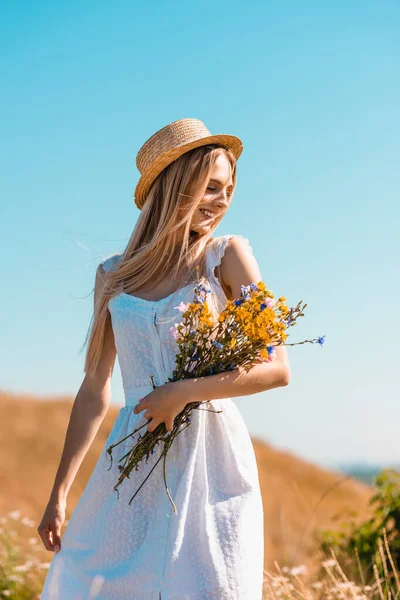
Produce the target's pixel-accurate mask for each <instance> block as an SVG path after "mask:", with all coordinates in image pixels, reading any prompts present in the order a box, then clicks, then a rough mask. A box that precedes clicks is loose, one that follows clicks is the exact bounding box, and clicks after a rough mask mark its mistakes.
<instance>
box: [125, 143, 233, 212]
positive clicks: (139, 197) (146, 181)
mask: <svg viewBox="0 0 400 600" xmlns="http://www.w3.org/2000/svg"><path fill="white" fill-rule="evenodd" d="M207 144H220V145H221V146H224V147H225V148H228V149H229V150H231V151H232V152H233V154H234V156H235V158H236V160H237V159H238V158H239V156H240V155H241V153H242V150H243V143H242V140H240V139H239V138H238V137H236V136H235V135H228V134H216V135H208V136H206V137H204V138H196V139H195V140H193V141H191V142H190V141H189V142H184V143H183V144H180V145H179V146H176V147H175V148H173V149H172V150H168V151H167V152H164V153H163V154H161V155H160V156H158V157H157V159H156V160H155V161H154V162H152V163H151V164H150V165H149V166H148V167H147V169H146V170H145V171H144V173H142V175H141V177H140V179H139V181H138V183H137V185H136V188H135V191H134V195H133V196H134V200H135V204H136V206H137V207H138V208H139V209H142V207H143V204H144V201H145V200H146V196H147V193H148V191H149V189H150V187H151V185H152V183H153V182H154V180H155V179H156V178H157V177H158V175H159V174H160V173H161V171H162V170H163V169H165V167H167V166H168V165H169V164H171V163H172V162H174V160H176V159H177V158H179V157H180V156H182V154H185V152H188V151H189V150H192V148H198V147H200V146H205V145H207Z"/></svg>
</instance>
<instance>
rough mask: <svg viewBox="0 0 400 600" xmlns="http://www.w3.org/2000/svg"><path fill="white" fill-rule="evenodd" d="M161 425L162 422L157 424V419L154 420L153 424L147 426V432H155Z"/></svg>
mask: <svg viewBox="0 0 400 600" xmlns="http://www.w3.org/2000/svg"><path fill="white" fill-rule="evenodd" d="M159 424H160V422H157V421H156V420H155V419H152V420H151V422H150V423H149V424H148V425H147V431H149V432H152V431H154V430H155V429H156V428H157V427H158V426H159Z"/></svg>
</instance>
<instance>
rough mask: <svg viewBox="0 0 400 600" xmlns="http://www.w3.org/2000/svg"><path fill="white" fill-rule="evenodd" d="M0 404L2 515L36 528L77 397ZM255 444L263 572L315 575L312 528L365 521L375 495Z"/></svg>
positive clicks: (107, 423) (78, 489)
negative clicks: (346, 517)
mask: <svg viewBox="0 0 400 600" xmlns="http://www.w3.org/2000/svg"><path fill="white" fill-rule="evenodd" d="M0 402H1V406H2V415H3V419H2V420H1V423H0V486H1V489H2V494H1V496H0V515H1V514H3V515H4V514H6V513H8V512H9V511H13V510H19V511H21V513H22V514H24V515H26V517H27V518H28V519H31V520H33V521H34V522H35V523H36V524H38V523H39V521H40V518H41V516H42V513H43V510H44V508H45V505H46V503H47V500H48V496H49V493H50V490H51V487H52V484H53V479H54V476H55V472H56V469H57V466H58V463H59V459H60V455H61V451H62V447H63V443H64V436H65V432H66V429H67V425H68V420H69V415H70V411H71V407H72V402H73V399H72V398H70V397H59V398H57V397H54V398H51V397H42V398H39V397H33V396H28V395H24V396H23V395H16V394H11V393H7V392H0ZM119 408H120V407H119V406H110V408H109V411H108V413H107V415H106V417H105V419H104V421H103V423H102V425H101V427H100V429H99V432H98V434H97V436H96V439H95V440H94V442H93V444H92V446H91V448H90V450H89V452H88V454H87V456H86V458H85V460H84V461H83V463H82V466H81V468H80V469H79V472H78V474H77V477H76V479H75V481H74V483H73V485H72V487H71V490H70V494H69V497H68V505H67V515H66V523H67V522H68V518H69V516H70V514H71V513H72V511H73V510H74V507H75V506H76V503H77V501H78V499H79V497H80V495H81V493H82V491H83V489H84V487H85V485H86V483H87V481H88V479H89V477H90V474H91V472H92V470H93V468H94V466H95V463H96V461H97V459H98V457H99V455H100V453H101V451H102V450H103V447H104V444H105V441H106V439H107V436H108V434H109V431H110V429H111V427H112V425H113V422H114V420H115V418H116V416H117V414H118V411H119ZM253 445H254V450H255V454H256V458H257V464H258V469H259V477H260V485H261V490H262V495H263V505H264V538H265V561H264V567H265V569H266V570H269V571H270V570H272V569H274V568H275V564H276V562H277V563H278V564H280V565H281V567H282V568H285V569H290V568H294V567H296V565H305V566H306V568H307V569H310V571H311V572H315V569H317V568H318V566H319V565H320V564H321V555H320V553H319V552H318V550H317V547H316V542H315V539H314V530H315V529H316V528H325V527H329V528H332V529H334V528H335V526H336V523H335V522H333V521H332V517H333V516H334V515H335V514H336V513H337V512H338V511H340V510H343V509H351V510H356V511H357V512H358V513H359V518H360V519H362V518H365V517H366V515H367V514H369V513H370V509H369V506H368V502H369V499H370V498H371V496H372V492H373V490H372V488H370V487H368V486H366V485H365V484H363V483H361V482H358V481H355V480H352V479H350V478H349V477H348V476H345V475H343V474H341V473H336V472H333V471H329V470H326V469H323V468H321V467H319V466H317V465H315V464H312V463H310V462H308V461H305V460H302V459H299V458H297V457H296V456H294V455H293V454H291V453H289V452H284V451H282V450H278V449H276V448H273V447H272V446H271V445H270V444H268V443H267V442H266V441H264V440H262V439H258V438H253ZM35 534H36V531H35V533H34V534H33V535H35ZM21 543H22V544H24V540H22V542H21ZM25 545H26V544H25ZM27 549H28V547H27ZM45 552H46V556H47V557H51V553H49V552H47V551H45Z"/></svg>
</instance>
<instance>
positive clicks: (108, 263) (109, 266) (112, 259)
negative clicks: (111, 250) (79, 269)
mask: <svg viewBox="0 0 400 600" xmlns="http://www.w3.org/2000/svg"><path fill="white" fill-rule="evenodd" d="M121 256H122V252H117V253H116V254H111V255H110V256H106V258H104V259H103V260H102V261H101V263H100V264H101V265H102V267H103V271H105V272H106V273H107V272H109V271H112V270H113V269H114V268H115V267H116V265H117V264H118V261H119V259H120V258H121Z"/></svg>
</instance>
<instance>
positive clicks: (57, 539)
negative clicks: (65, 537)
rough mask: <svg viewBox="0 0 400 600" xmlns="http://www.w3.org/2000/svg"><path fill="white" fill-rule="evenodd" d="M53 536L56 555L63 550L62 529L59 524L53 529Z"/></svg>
mask: <svg viewBox="0 0 400 600" xmlns="http://www.w3.org/2000/svg"><path fill="white" fill-rule="evenodd" d="M52 534H53V550H54V552H55V553H56V554H58V552H60V550H61V528H60V526H59V525H58V524H55V525H54V526H53V528H52Z"/></svg>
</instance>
